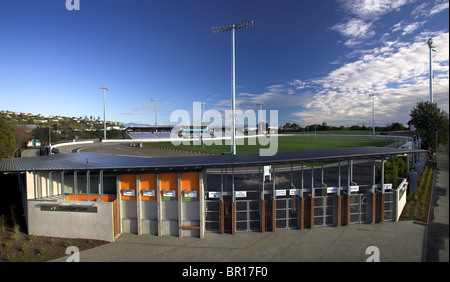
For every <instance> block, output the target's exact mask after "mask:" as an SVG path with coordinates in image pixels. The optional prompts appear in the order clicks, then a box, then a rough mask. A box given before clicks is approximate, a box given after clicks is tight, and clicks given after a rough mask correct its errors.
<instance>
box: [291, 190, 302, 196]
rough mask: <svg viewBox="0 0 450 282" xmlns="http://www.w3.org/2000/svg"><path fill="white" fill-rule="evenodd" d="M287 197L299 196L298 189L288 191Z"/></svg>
mask: <svg viewBox="0 0 450 282" xmlns="http://www.w3.org/2000/svg"><path fill="white" fill-rule="evenodd" d="M289 195H291V196H293V195H300V189H289Z"/></svg>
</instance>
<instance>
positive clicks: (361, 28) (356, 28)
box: [331, 19, 375, 46]
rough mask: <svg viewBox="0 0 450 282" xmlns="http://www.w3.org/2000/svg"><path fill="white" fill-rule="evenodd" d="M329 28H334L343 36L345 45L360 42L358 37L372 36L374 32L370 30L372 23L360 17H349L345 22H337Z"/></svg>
mask: <svg viewBox="0 0 450 282" xmlns="http://www.w3.org/2000/svg"><path fill="white" fill-rule="evenodd" d="M331 30H336V31H338V32H339V33H340V34H342V35H343V36H344V37H345V38H346V41H345V43H344V44H345V45H347V46H354V45H356V44H358V43H360V42H359V41H358V40H359V39H365V38H369V37H372V36H373V35H374V34H375V32H374V31H373V30H372V23H370V22H369V23H367V22H365V21H363V20H361V19H349V20H348V21H347V22H345V23H338V24H336V25H334V26H333V27H331Z"/></svg>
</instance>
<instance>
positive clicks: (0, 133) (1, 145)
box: [0, 119, 16, 158]
mask: <svg viewBox="0 0 450 282" xmlns="http://www.w3.org/2000/svg"><path fill="white" fill-rule="evenodd" d="M15 151H16V141H15V139H14V130H13V129H12V128H11V127H9V125H8V124H7V123H6V122H5V121H4V120H3V119H1V120H0V158H10V157H13V156H14V153H15Z"/></svg>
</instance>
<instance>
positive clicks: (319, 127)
mask: <svg viewBox="0 0 450 282" xmlns="http://www.w3.org/2000/svg"><path fill="white" fill-rule="evenodd" d="M407 129H409V127H405V126H404V125H403V124H401V123H398V122H393V123H392V124H390V125H386V126H375V131H378V132H380V131H398V130H407ZM338 130H363V131H364V130H366V131H370V130H372V127H371V126H365V125H362V126H360V125H352V126H349V127H345V126H343V125H342V126H331V125H328V124H327V123H326V122H323V123H322V124H310V125H307V126H305V127H301V126H299V125H298V124H296V123H292V124H291V123H289V122H288V123H286V124H284V125H283V126H282V127H281V128H280V132H307V131H338Z"/></svg>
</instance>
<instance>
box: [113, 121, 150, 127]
mask: <svg viewBox="0 0 450 282" xmlns="http://www.w3.org/2000/svg"><path fill="white" fill-rule="evenodd" d="M121 124H122V125H123V126H125V127H130V126H133V127H138V126H153V124H145V123H135V122H129V123H121Z"/></svg>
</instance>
